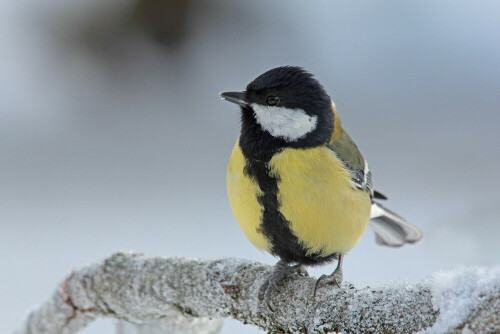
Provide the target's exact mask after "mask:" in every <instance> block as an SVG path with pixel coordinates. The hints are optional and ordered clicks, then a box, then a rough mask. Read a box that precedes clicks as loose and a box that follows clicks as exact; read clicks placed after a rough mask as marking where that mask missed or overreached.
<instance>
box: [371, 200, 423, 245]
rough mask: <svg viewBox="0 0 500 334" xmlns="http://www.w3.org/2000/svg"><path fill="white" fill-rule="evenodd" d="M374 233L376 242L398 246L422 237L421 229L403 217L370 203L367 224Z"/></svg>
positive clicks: (411, 242) (416, 240)
mask: <svg viewBox="0 0 500 334" xmlns="http://www.w3.org/2000/svg"><path fill="white" fill-rule="evenodd" d="M369 225H370V226H371V227H372V229H373V230H374V231H375V233H376V237H375V240H376V242H377V244H379V245H383V246H390V247H400V246H403V245H404V244H413V243H416V242H418V241H420V240H421V239H422V231H420V229H419V228H418V227H416V226H414V225H412V224H410V223H409V222H407V221H406V220H405V219H404V218H402V217H401V216H399V215H397V214H396V213H394V212H392V211H391V210H389V209H387V208H385V207H383V206H382V205H380V204H378V203H373V204H372V210H371V220H370V224H369Z"/></svg>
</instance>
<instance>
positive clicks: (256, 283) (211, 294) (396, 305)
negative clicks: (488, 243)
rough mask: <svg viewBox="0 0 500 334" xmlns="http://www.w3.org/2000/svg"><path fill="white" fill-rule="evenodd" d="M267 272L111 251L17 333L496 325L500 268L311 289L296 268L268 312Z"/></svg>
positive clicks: (253, 266) (259, 267)
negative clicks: (116, 322) (110, 324)
mask: <svg viewBox="0 0 500 334" xmlns="http://www.w3.org/2000/svg"><path fill="white" fill-rule="evenodd" d="M271 271H272V268H271V267H269V266H266V265H263V264H259V263H255V262H249V261H242V260H235V259H222V260H215V261H202V260H196V259H186V258H180V257H178V258H163V257H148V256H144V255H140V254H133V253H117V254H114V255H112V256H111V257H110V258H108V259H106V260H105V261H104V262H103V263H100V264H95V265H91V266H88V267H86V268H83V269H81V270H78V271H75V272H73V273H71V274H70V275H69V276H68V277H67V278H66V280H64V282H63V283H62V284H61V285H60V286H59V288H58V289H57V290H56V291H55V293H54V294H53V296H52V297H51V298H50V300H48V301H47V302H45V303H44V304H43V305H41V306H40V307H39V308H38V309H36V310H34V311H33V312H31V314H30V315H29V316H28V318H27V320H26V322H25V323H24V325H23V327H22V328H21V329H20V330H19V331H18V332H17V334H28V333H30V334H42V333H43V334H45V333H51V334H56V333H64V334H69V333H75V332H77V331H78V330H79V329H81V328H83V327H85V326H86V325H87V324H89V323H90V322H91V321H93V320H94V319H95V318H96V317H113V318H116V319H120V320H124V321H127V322H131V323H136V324H142V323H151V322H160V323H164V324H174V325H176V326H177V325H178V326H180V327H183V326H185V328H188V327H190V328H191V331H190V332H202V333H215V332H217V331H218V329H219V328H220V320H217V319H220V318H224V317H232V318H234V319H237V320H239V321H241V322H243V323H245V324H253V325H255V326H258V327H259V328H261V329H263V330H265V331H269V332H277V333H279V332H286V333H327V332H333V331H337V332H339V331H344V332H348V333H367V332H368V333H373V332H377V333H403V332H404V333H413V332H417V331H421V330H424V329H429V328H430V330H429V331H430V332H436V333H442V332H445V331H450V330H460V329H464V328H468V329H471V330H473V331H475V332H486V331H488V332H498V331H500V307H499V306H500V267H496V268H490V269H481V268H476V269H463V270H458V271H455V272H448V273H440V274H436V275H434V276H433V277H432V278H429V279H426V280H424V281H423V282H421V283H419V284H416V285H403V284H391V285H387V286H382V287H378V288H364V289H355V288H354V286H352V285H351V284H349V283H343V284H342V287H341V288H340V289H338V288H332V287H325V288H321V289H320V290H318V293H317V295H316V297H315V298H312V294H313V289H314V283H315V280H314V279H313V278H310V277H301V276H298V275H297V276H294V277H291V278H290V279H288V280H287V281H286V282H285V283H284V284H283V286H282V287H281V289H280V292H279V293H276V294H274V295H273V296H272V305H273V307H274V310H275V312H274V313H271V312H270V311H269V310H268V309H267V307H266V306H265V304H264V303H262V302H261V301H260V300H259V299H258V291H259V288H260V286H261V285H262V284H263V283H264V280H265V279H266V278H267V277H268V276H269V275H270V274H271ZM193 326H197V327H196V328H199V331H193V330H192V328H194V327H193Z"/></svg>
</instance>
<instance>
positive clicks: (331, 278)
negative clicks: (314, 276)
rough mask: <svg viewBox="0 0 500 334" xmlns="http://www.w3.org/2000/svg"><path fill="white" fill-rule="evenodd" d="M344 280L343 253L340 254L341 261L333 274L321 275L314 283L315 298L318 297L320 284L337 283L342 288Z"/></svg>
mask: <svg viewBox="0 0 500 334" xmlns="http://www.w3.org/2000/svg"><path fill="white" fill-rule="evenodd" d="M342 280H343V275H342V254H340V255H339V262H338V264H337V268H335V271H334V272H333V273H332V274H331V275H321V276H320V278H318V280H317V281H316V284H315V285H314V293H313V298H314V297H316V292H317V291H318V288H319V287H320V285H322V284H327V285H335V286H336V287H338V288H340V283H342Z"/></svg>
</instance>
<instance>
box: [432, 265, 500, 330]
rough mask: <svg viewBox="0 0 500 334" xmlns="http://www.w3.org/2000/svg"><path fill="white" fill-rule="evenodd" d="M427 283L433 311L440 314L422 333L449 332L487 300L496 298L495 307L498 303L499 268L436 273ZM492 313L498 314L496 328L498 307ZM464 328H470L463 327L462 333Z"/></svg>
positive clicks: (462, 323)
mask: <svg viewBox="0 0 500 334" xmlns="http://www.w3.org/2000/svg"><path fill="white" fill-rule="evenodd" d="M429 281H430V284H431V291H432V304H433V306H434V309H435V310H439V317H438V319H437V321H436V323H435V324H434V325H433V326H432V327H431V328H429V329H427V330H426V331H424V333H429V334H434V333H436V334H439V333H444V332H446V330H448V329H450V328H459V327H462V326H463V325H464V324H466V323H467V320H468V318H469V317H471V315H473V311H474V310H477V309H478V307H479V306H480V305H481V304H482V303H484V302H485V300H486V299H489V298H491V297H492V296H496V298H497V303H498V302H499V300H500V297H499V296H500V266H497V267H493V268H480V267H474V268H460V269H456V270H453V271H443V272H438V273H436V274H434V275H433V276H432V277H431V278H430V280H429ZM493 311H495V312H496V313H497V318H496V321H497V324H498V322H499V321H500V308H498V306H497V308H496V310H493ZM483 318H484V317H483ZM471 320H472V319H471ZM491 320H494V319H491ZM467 327H469V326H464V330H465V331H466V330H467ZM498 330H500V327H496V331H498ZM474 332H475V331H474ZM488 332H491V331H488Z"/></svg>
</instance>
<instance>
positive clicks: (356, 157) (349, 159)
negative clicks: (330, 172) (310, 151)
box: [327, 130, 422, 247]
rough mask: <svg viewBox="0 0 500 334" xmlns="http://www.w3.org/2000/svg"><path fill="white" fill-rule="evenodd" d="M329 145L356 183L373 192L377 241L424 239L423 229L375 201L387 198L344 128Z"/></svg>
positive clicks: (390, 243)
mask: <svg viewBox="0 0 500 334" xmlns="http://www.w3.org/2000/svg"><path fill="white" fill-rule="evenodd" d="M327 146H328V148H329V149H330V150H332V151H333V152H334V153H335V154H336V155H337V157H338V158H339V159H340V160H341V161H342V162H343V163H344V166H345V167H346V168H347V169H348V170H349V171H350V172H351V175H352V178H351V181H352V184H353V186H354V187H355V188H357V189H360V190H364V191H367V192H368V193H369V194H370V197H371V199H372V208H371V217H370V218H371V220H370V223H369V225H370V226H371V227H372V229H373V230H374V231H375V233H376V242H377V244H379V245H384V246H391V247H399V246H402V245H404V244H406V243H415V242H417V241H419V240H421V239H422V232H421V231H420V229H419V228H418V227H416V226H414V225H412V224H410V223H409V222H407V221H406V220H405V219H404V218H402V217H401V216H399V215H397V214H395V213H394V212H392V211H390V210H389V209H387V208H385V207H383V206H382V205H380V204H378V203H376V202H374V200H375V199H381V200H385V199H387V197H386V196H385V195H383V194H382V193H380V192H378V191H376V190H374V189H373V180H372V173H371V172H370V169H369V168H368V164H367V163H366V160H365V159H364V158H363V156H362V155H361V153H360V152H359V150H358V147H357V146H356V144H355V143H354V142H353V140H352V139H351V138H350V137H349V135H348V134H347V133H346V132H345V131H343V130H342V133H341V134H340V136H338V137H337V138H336V139H335V140H332V141H331V142H330V143H329V144H328V145H327Z"/></svg>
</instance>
